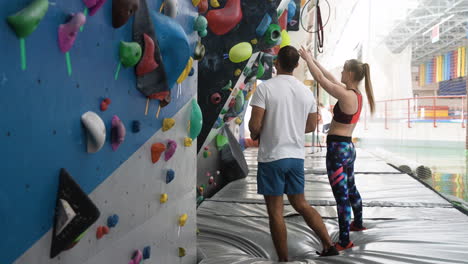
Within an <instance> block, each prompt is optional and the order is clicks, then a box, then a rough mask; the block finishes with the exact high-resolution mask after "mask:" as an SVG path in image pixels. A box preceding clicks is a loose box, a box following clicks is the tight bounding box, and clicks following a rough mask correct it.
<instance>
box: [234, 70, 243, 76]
mask: <svg viewBox="0 0 468 264" xmlns="http://www.w3.org/2000/svg"><path fill="white" fill-rule="evenodd" d="M241 73H242V70H241V69H236V70H235V71H234V76H236V77H237V76H239V75H241Z"/></svg>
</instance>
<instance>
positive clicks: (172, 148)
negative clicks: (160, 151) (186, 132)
mask: <svg viewBox="0 0 468 264" xmlns="http://www.w3.org/2000/svg"><path fill="white" fill-rule="evenodd" d="M176 149H177V142H175V141H174V140H169V141H168V142H167V148H166V152H164V160H165V161H169V160H170V159H171V158H172V156H173V155H174V153H175V152H176Z"/></svg>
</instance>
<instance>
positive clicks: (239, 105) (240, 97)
mask: <svg viewBox="0 0 468 264" xmlns="http://www.w3.org/2000/svg"><path fill="white" fill-rule="evenodd" d="M244 102H245V98H244V93H243V92H242V91H239V93H238V94H237V96H236V104H235V105H234V110H235V111H236V113H240V112H242V109H243V108H244Z"/></svg>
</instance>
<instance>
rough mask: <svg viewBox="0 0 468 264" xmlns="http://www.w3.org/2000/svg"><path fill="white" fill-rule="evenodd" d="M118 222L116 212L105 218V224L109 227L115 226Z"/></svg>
mask: <svg viewBox="0 0 468 264" xmlns="http://www.w3.org/2000/svg"><path fill="white" fill-rule="evenodd" d="M118 222H119V216H118V215H116V214H113V215H111V216H109V217H108V218H107V226H108V227H109V228H112V227H115V226H116V225H117V223H118Z"/></svg>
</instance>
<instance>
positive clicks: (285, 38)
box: [280, 29, 291, 48]
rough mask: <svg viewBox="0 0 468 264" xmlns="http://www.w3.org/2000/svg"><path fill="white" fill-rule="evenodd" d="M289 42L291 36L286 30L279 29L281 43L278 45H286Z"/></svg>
mask: <svg viewBox="0 0 468 264" xmlns="http://www.w3.org/2000/svg"><path fill="white" fill-rule="evenodd" d="M290 44H291V38H290V37H289V34H288V32H287V31H286V30H284V29H283V31H281V44H280V47H281V48H282V47H286V46H288V45H290Z"/></svg>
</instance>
